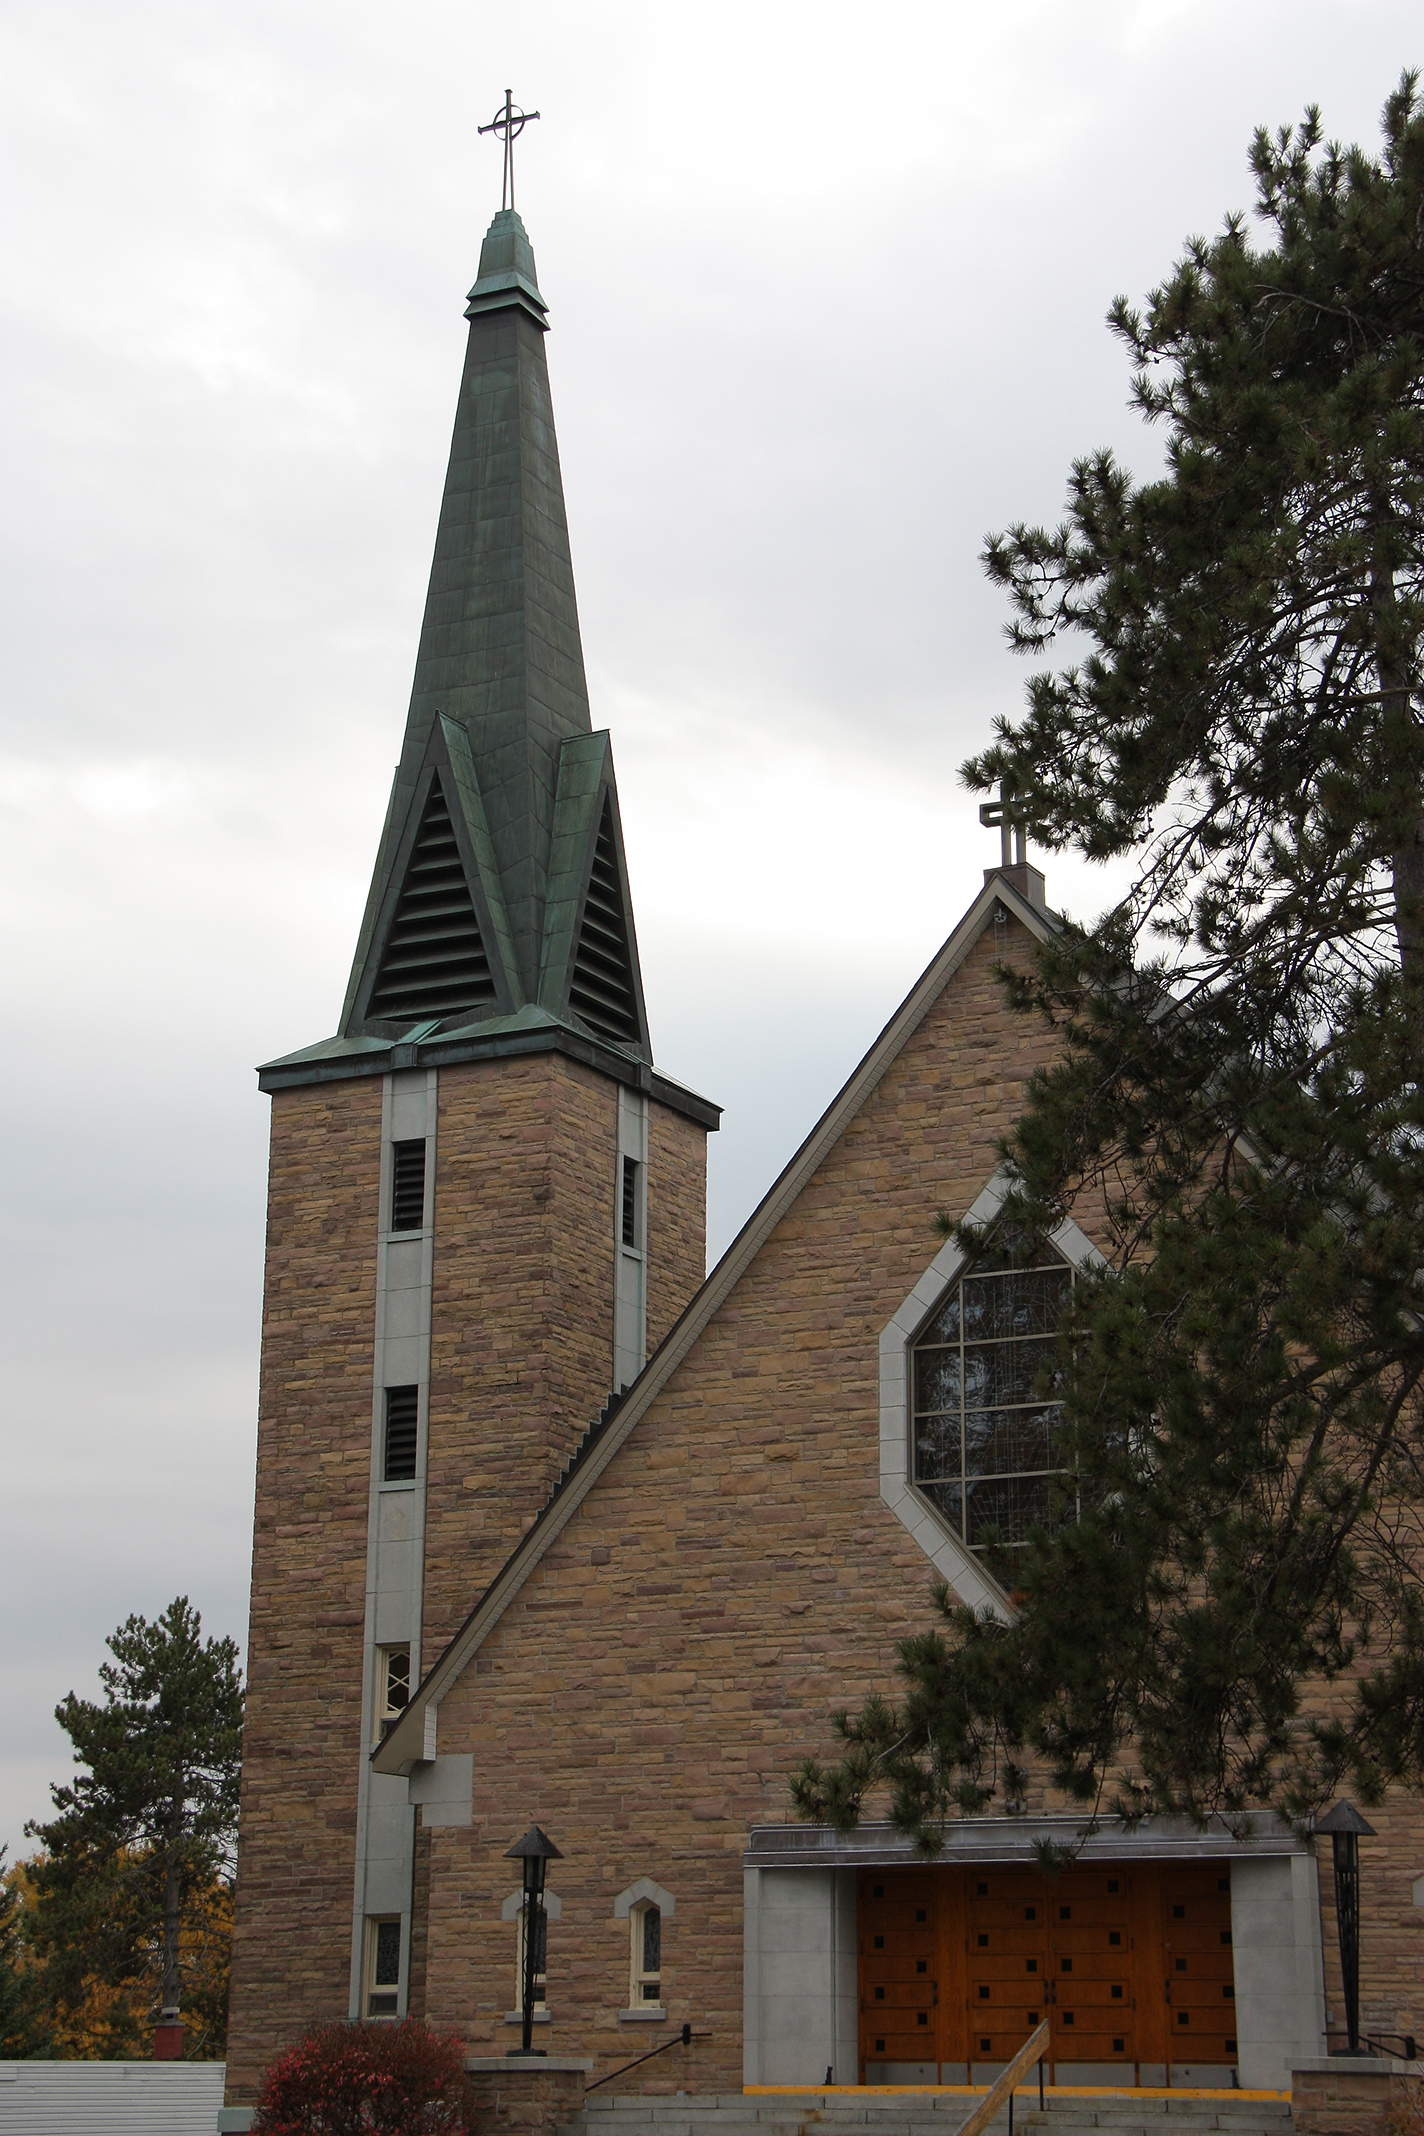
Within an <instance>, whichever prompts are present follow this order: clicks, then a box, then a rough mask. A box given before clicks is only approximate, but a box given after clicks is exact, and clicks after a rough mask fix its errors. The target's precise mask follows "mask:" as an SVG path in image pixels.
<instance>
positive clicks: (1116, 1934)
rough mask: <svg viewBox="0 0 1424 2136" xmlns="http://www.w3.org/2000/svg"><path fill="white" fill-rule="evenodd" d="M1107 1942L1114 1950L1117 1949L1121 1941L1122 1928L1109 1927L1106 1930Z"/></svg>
mask: <svg viewBox="0 0 1424 2136" xmlns="http://www.w3.org/2000/svg"><path fill="white" fill-rule="evenodd" d="M1108 1942H1109V1944H1110V1945H1111V1947H1112V1948H1113V1949H1114V1950H1116V1949H1118V1947H1119V1946H1120V1944H1121V1942H1122V1930H1121V1929H1120V1928H1110V1929H1109V1930H1108Z"/></svg>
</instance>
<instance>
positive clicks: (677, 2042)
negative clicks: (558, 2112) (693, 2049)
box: [583, 2025, 712, 2098]
mask: <svg viewBox="0 0 1424 2136" xmlns="http://www.w3.org/2000/svg"><path fill="white" fill-rule="evenodd" d="M696 2037H697V2038H698V2039H699V2040H710V2039H711V2037H712V2035H711V2033H710V2032H699V2033H698V2034H697V2035H696ZM692 2041H693V2031H692V2027H691V2025H684V2026H683V2028H682V2030H681V2032H675V2033H674V2034H673V2036H672V2038H671V2039H670V2040H664V2041H663V2043H662V2045H661V2047H650V2048H649V2049H648V2051H647V2053H646V2054H639V2055H635V2056H634V2057H633V2060H632V2061H631V2062H625V2063H624V2064H623V2067H622V2068H621V2069H610V2070H609V2072H608V2075H607V2076H606V2077H600V2078H599V2079H598V2083H597V2084H585V2086H584V2088H583V2089H584V2097H585V2098H587V2097H588V2094H589V2093H590V2092H591V2091H597V2090H598V2085H599V2084H611V2083H612V2082H613V2079H614V2078H615V2077H626V2076H627V2074H628V2072H629V2070H630V2069H636V2068H637V2067H638V2065H639V2063H640V2062H651V2061H652V2059H653V2057H654V2055H659V2054H666V2053H667V2051H668V2049H669V2047H690V2046H691V2045H692Z"/></svg>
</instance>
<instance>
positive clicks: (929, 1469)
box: [911, 1225, 1073, 1550]
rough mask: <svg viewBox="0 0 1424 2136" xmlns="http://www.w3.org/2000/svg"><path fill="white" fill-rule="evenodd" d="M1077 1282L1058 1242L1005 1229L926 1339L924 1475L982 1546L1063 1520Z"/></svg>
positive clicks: (968, 1541) (928, 1327)
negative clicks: (1060, 1362)
mask: <svg viewBox="0 0 1424 2136" xmlns="http://www.w3.org/2000/svg"><path fill="white" fill-rule="evenodd" d="M1072 1284H1073V1269H1072V1267H1071V1265H1070V1263H1069V1262H1067V1261H1066V1260H1065V1259H1064V1258H1063V1256H1062V1254H1061V1253H1059V1252H1058V1250H1057V1248H1056V1247H1054V1246H1052V1245H1050V1244H1049V1243H1048V1241H1047V1240H1046V1239H1042V1238H1034V1237H1030V1236H1027V1235H1025V1234H1024V1233H1023V1232H1021V1231H1015V1230H1012V1229H1010V1228H1009V1227H1008V1226H1006V1225H1005V1226H1001V1227H1000V1228H999V1230H998V1231H997V1232H996V1233H995V1234H994V1235H993V1236H992V1237H991V1239H990V1241H989V1243H988V1245H987V1247H986V1248H985V1251H984V1252H983V1254H981V1256H980V1257H979V1259H978V1260H976V1261H975V1262H973V1263H972V1264H971V1265H970V1266H969V1267H967V1268H966V1269H964V1270H963V1271H962V1273H961V1274H960V1275H959V1276H958V1278H957V1279H956V1280H955V1282H954V1283H952V1284H951V1286H950V1288H949V1289H948V1290H947V1291H946V1292H945V1294H944V1296H943V1297H942V1298H941V1300H940V1302H939V1304H938V1305H937V1306H936V1307H935V1310H934V1311H933V1313H932V1314H931V1315H930V1317H929V1319H928V1320H927V1321H926V1322H925V1324H924V1326H923V1327H922V1328H921V1330H920V1332H919V1334H918V1335H917V1336H916V1338H915V1341H914V1345H913V1350H912V1356H911V1369H912V1376H913V1404H914V1408H913V1419H914V1422H913V1431H914V1480H915V1483H916V1486H917V1487H918V1489H920V1490H921V1491H922V1492H923V1493H924V1494H925V1496H926V1497H927V1498H928V1499H929V1500H930V1501H931V1503H932V1504H933V1505H934V1506H935V1507H936V1509H937V1510H938V1512H939V1513H940V1514H941V1516H942V1517H943V1518H944V1519H945V1520H946V1521H948V1523H949V1525H950V1527H951V1528H952V1529H953V1530H954V1532H955V1533H956V1535H958V1536H959V1538H960V1540H961V1541H962V1542H963V1543H964V1544H965V1545H966V1546H967V1547H968V1548H969V1549H970V1550H982V1549H983V1548H984V1547H985V1545H986V1543H988V1542H989V1541H990V1540H991V1539H992V1540H996V1541H998V1542H999V1543H1003V1544H1008V1545H1015V1544H1020V1543H1023V1542H1024V1541H1026V1540H1027V1537H1028V1533H1029V1530H1030V1529H1031V1528H1033V1527H1035V1526H1038V1525H1042V1526H1044V1527H1048V1526H1051V1525H1052V1524H1053V1522H1054V1520H1055V1519H1061V1518H1062V1517H1063V1512H1064V1506H1063V1499H1062V1484H1061V1483H1060V1484H1059V1486H1058V1488H1057V1490H1056V1491H1055V1478H1056V1477H1061V1475H1062V1470H1063V1462H1062V1460H1061V1458H1060V1441H1061V1434H1062V1412H1061V1411H1060V1409H1059V1407H1058V1404H1057V1402H1056V1401H1055V1400H1054V1398H1053V1385H1052V1379H1053V1344H1054V1338H1055V1336H1056V1334H1057V1331H1058V1324H1059V1320H1060V1318H1061V1316H1062V1314H1063V1311H1064V1309H1065V1307H1066V1306H1067V1303H1068V1300H1069V1296H1070V1293H1071V1289H1072Z"/></svg>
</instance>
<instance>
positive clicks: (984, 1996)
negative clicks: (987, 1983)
mask: <svg viewBox="0 0 1424 2136" xmlns="http://www.w3.org/2000/svg"><path fill="white" fill-rule="evenodd" d="M979 2000H980V2002H987V2001H988V2000H989V1990H988V1989H987V1988H981V1989H980V1990H979Z"/></svg>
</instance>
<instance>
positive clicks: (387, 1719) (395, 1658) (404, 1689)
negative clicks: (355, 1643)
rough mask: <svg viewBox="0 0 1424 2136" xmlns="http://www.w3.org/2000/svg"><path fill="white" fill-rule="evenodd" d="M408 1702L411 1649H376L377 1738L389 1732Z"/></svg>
mask: <svg viewBox="0 0 1424 2136" xmlns="http://www.w3.org/2000/svg"><path fill="white" fill-rule="evenodd" d="M409 1704H410V1648H409V1647H408V1646H388V1647H377V1649H376V1741H377V1742H378V1743H379V1742H381V1741H382V1740H383V1738H384V1737H386V1736H387V1735H389V1734H390V1731H391V1730H392V1728H394V1726H395V1724H396V1722H397V1721H398V1720H399V1719H400V1717H401V1715H402V1714H403V1713H404V1712H405V1709H406V1707H407V1706H408V1705H409Z"/></svg>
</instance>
